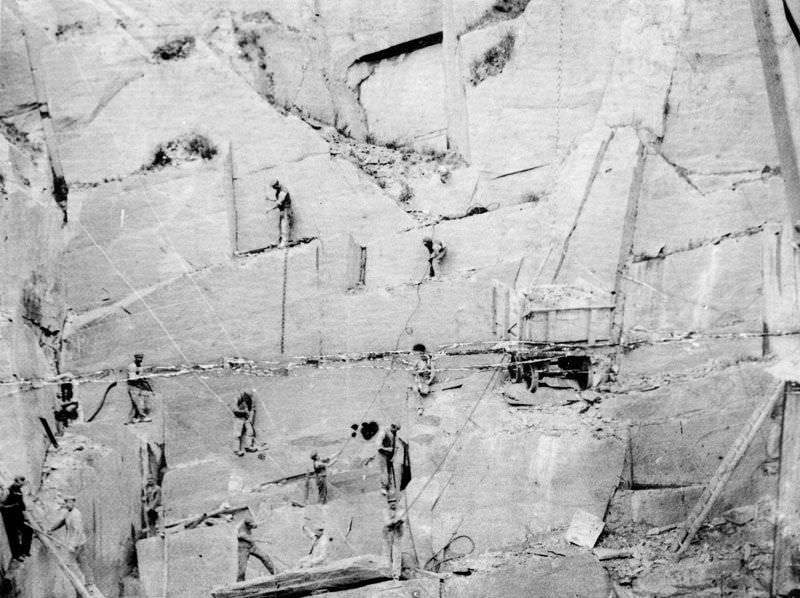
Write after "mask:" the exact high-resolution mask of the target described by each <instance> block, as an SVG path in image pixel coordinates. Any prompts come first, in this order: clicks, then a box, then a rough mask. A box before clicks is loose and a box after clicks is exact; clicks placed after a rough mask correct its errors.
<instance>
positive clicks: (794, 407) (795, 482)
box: [772, 383, 800, 596]
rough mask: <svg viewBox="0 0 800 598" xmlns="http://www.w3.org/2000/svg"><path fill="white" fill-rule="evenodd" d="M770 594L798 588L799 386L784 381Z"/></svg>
mask: <svg viewBox="0 0 800 598" xmlns="http://www.w3.org/2000/svg"><path fill="white" fill-rule="evenodd" d="M772 562H773V570H772V590H773V593H772V595H773V596H788V595H789V594H790V593H792V595H794V594H793V592H797V591H800V386H798V385H797V384H794V383H792V384H787V388H786V397H785V399H784V404H783V431H782V433H781V458H780V470H779V474H778V510H777V525H776V529H775V555H774V558H773V561H772Z"/></svg>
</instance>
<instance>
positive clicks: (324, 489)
mask: <svg viewBox="0 0 800 598" xmlns="http://www.w3.org/2000/svg"><path fill="white" fill-rule="evenodd" d="M334 463H336V457H325V458H322V457H320V456H319V453H318V452H317V451H314V452H313V453H311V466H312V467H313V469H314V479H315V480H316V482H317V495H318V496H319V503H320V504H322V505H324V504H325V503H327V502H328V466H329V465H333V464H334Z"/></svg>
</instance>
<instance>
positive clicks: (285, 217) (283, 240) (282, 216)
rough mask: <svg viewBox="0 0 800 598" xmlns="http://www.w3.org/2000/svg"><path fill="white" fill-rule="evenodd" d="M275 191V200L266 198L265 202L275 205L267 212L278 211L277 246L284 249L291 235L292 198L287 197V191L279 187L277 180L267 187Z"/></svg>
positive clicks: (279, 183) (281, 186)
mask: <svg viewBox="0 0 800 598" xmlns="http://www.w3.org/2000/svg"><path fill="white" fill-rule="evenodd" d="M269 186H270V187H271V188H272V189H273V190H274V191H275V199H270V198H269V196H267V198H266V199H267V201H274V202H275V205H274V206H272V207H271V208H269V209H268V210H267V212H271V211H272V210H278V214H279V223H278V233H279V237H278V246H279V247H286V245H288V244H289V241H290V237H291V234H292V232H291V231H292V219H293V217H294V213H293V212H292V197H291V196H290V195H289V190H288V189H287V188H286V187H284V186H283V185H281V182H280V181H279V180H278V179H274V180H273V181H272V182H271V183H270V185H269Z"/></svg>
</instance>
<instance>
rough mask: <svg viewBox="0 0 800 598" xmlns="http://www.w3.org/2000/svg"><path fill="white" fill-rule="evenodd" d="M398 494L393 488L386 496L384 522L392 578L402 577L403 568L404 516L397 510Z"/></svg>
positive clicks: (385, 542) (384, 537) (384, 535)
mask: <svg viewBox="0 0 800 598" xmlns="http://www.w3.org/2000/svg"><path fill="white" fill-rule="evenodd" d="M397 501H398V497H397V494H396V493H395V492H394V490H392V491H391V492H389V494H388V495H387V497H386V517H385V519H384V524H383V542H384V546H385V552H386V556H387V558H388V560H389V570H390V571H391V572H392V579H394V580H395V581H397V580H398V579H400V573H401V569H402V553H401V545H400V543H401V541H402V538H403V523H404V519H403V516H402V515H400V514H399V513H398V512H397Z"/></svg>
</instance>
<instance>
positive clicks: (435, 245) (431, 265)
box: [422, 237, 447, 278]
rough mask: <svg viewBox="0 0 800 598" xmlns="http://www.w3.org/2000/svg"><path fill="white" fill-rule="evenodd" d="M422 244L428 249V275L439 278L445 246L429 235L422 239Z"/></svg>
mask: <svg viewBox="0 0 800 598" xmlns="http://www.w3.org/2000/svg"><path fill="white" fill-rule="evenodd" d="M422 244H423V245H425V249H427V250H428V276H429V277H430V278H439V275H440V274H441V263H442V260H443V259H444V256H445V255H447V247H445V245H444V243H442V242H441V241H434V240H433V239H431V238H430V237H425V238H424V239H422Z"/></svg>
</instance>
